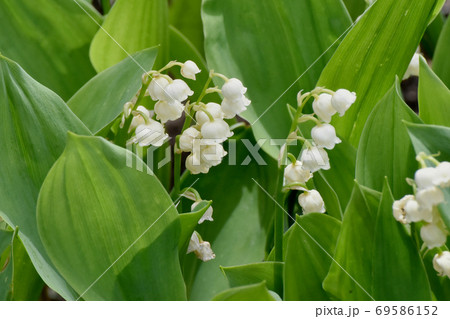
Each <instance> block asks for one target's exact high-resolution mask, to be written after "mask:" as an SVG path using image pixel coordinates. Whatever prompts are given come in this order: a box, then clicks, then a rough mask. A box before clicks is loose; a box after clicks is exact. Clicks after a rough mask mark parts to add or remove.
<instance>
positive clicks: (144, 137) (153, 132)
mask: <svg viewBox="0 0 450 319" xmlns="http://www.w3.org/2000/svg"><path fill="white" fill-rule="evenodd" d="M135 134H136V136H135V138H134V141H135V143H139V145H140V146H142V147H144V146H149V145H153V146H161V145H163V144H164V141H165V140H166V139H167V138H168V135H167V134H166V133H165V132H164V126H162V124H161V123H159V122H157V121H154V120H150V123H148V124H141V125H139V126H138V127H137V128H136V131H135Z"/></svg>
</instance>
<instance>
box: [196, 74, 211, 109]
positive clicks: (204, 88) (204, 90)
mask: <svg viewBox="0 0 450 319" xmlns="http://www.w3.org/2000/svg"><path fill="white" fill-rule="evenodd" d="M211 81H212V77H211V76H210V77H209V78H208V80H207V81H206V83H205V86H204V87H203V90H202V93H200V96H199V97H198V99H197V102H196V103H200V102H201V101H202V99H203V98H204V97H205V95H206V90H207V89H208V88H209V84H210V83H211Z"/></svg>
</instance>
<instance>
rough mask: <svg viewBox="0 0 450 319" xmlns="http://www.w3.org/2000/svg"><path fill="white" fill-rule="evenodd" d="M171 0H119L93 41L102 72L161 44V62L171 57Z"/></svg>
mask: <svg viewBox="0 0 450 319" xmlns="http://www.w3.org/2000/svg"><path fill="white" fill-rule="evenodd" d="M168 27H169V22H168V9H167V0H118V1H116V3H115V4H114V6H113V7H112V9H111V11H110V12H109V13H108V16H107V17H106V19H105V22H104V23H103V25H102V29H100V30H98V32H97V34H96V35H95V37H94V39H93V40H92V44H91V48H90V57H91V61H92V64H93V65H94V67H95V69H96V70H97V71H98V72H101V71H103V70H105V69H107V68H109V67H111V66H113V65H115V64H117V63H118V62H120V61H122V60H123V59H124V58H126V57H127V56H128V54H133V53H135V52H138V51H141V50H143V49H147V48H150V47H154V46H157V45H160V46H161V47H160V49H159V58H158V61H159V63H161V62H164V61H165V60H166V59H167V54H168V41H169V33H168V32H169V30H168Z"/></svg>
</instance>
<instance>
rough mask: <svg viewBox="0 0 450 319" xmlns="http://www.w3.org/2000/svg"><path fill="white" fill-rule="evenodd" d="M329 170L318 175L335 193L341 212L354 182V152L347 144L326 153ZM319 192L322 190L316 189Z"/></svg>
mask: <svg viewBox="0 0 450 319" xmlns="http://www.w3.org/2000/svg"><path fill="white" fill-rule="evenodd" d="M328 157H329V158H330V165H331V169H329V170H326V171H324V170H321V171H320V174H321V176H322V177H324V178H325V179H326V181H327V182H328V183H329V185H330V186H331V187H332V188H333V190H334V191H335V192H336V194H337V196H338V198H339V202H340V204H341V208H342V210H344V209H345V207H346V206H347V203H348V201H349V199H350V196H351V194H352V190H353V187H354V180H355V162H356V150H355V148H354V147H353V146H351V145H350V144H349V143H348V142H346V141H343V142H342V143H340V144H338V145H336V146H335V148H334V149H333V150H331V151H328ZM318 190H319V192H320V191H322V189H318Z"/></svg>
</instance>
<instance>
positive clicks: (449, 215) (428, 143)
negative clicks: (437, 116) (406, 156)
mask: <svg viewBox="0 0 450 319" xmlns="http://www.w3.org/2000/svg"><path fill="white" fill-rule="evenodd" d="M406 126H407V128H408V132H409V136H410V138H411V141H412V143H413V145H414V149H415V151H416V154H419V153H420V152H424V153H426V154H428V155H433V154H434V155H437V157H436V159H437V160H439V161H450V127H446V126H438V125H420V124H411V123H406ZM443 191H444V196H445V201H444V202H443V203H441V204H440V205H439V206H438V208H439V211H440V213H441V217H442V219H443V220H444V222H445V224H446V225H447V228H449V229H450V204H449V203H450V188H448V187H447V188H444V189H443Z"/></svg>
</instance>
